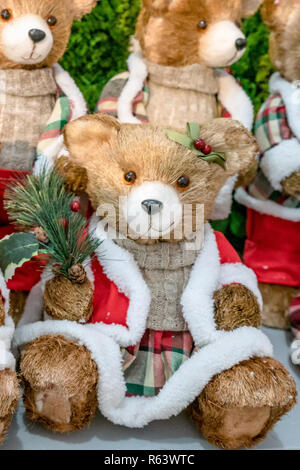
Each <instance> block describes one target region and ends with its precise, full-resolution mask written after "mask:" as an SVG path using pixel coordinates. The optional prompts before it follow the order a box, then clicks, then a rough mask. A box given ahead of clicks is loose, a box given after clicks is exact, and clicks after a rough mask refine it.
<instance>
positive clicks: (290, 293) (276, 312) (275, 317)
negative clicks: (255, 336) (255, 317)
mask: <svg viewBox="0 0 300 470" xmlns="http://www.w3.org/2000/svg"><path fill="white" fill-rule="evenodd" d="M259 289H260V291H261V293H262V296H263V302H264V308H263V312H262V322H263V324H264V325H267V326H271V327H273V328H283V329H286V330H288V329H289V328H290V321H289V318H288V314H289V307H290V304H291V300H292V299H293V298H294V297H295V296H296V295H297V294H298V293H299V292H300V289H295V288H294V287H289V286H280V285H277V284H259Z"/></svg>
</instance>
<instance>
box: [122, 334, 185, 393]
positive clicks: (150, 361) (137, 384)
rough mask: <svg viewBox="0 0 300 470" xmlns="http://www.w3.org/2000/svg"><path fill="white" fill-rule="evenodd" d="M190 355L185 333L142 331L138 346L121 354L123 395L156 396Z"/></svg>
mask: <svg viewBox="0 0 300 470" xmlns="http://www.w3.org/2000/svg"><path fill="white" fill-rule="evenodd" d="M193 352H194V342H193V338H192V336H191V334H190V333H189V332H188V331H183V332H174V331H154V330H149V329H148V330H146V332H145V334H144V336H143V338H142V340H141V341H140V343H138V344H137V345H136V346H132V347H129V348H126V349H123V351H122V353H123V370H124V374H125V381H126V386H127V396H136V395H139V396H146V397H153V396H155V395H157V394H158V393H159V391H160V390H161V388H162V387H163V386H164V385H165V383H166V381H167V380H168V379H169V378H170V377H171V376H172V375H173V374H174V373H175V372H176V371H177V370H178V369H179V367H180V366H181V365H182V364H183V363H184V362H185V361H187V360H188V359H189V358H190V357H191V355H192V354H193Z"/></svg>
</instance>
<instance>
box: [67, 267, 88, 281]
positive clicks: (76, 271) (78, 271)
mask: <svg viewBox="0 0 300 470" xmlns="http://www.w3.org/2000/svg"><path fill="white" fill-rule="evenodd" d="M69 276H70V281H72V282H74V283H76V284H83V283H84V281H85V280H86V272H85V269H84V267H83V266H82V264H74V266H72V267H71V268H70V269H69Z"/></svg>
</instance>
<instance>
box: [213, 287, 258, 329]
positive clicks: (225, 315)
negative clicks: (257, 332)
mask: <svg viewBox="0 0 300 470" xmlns="http://www.w3.org/2000/svg"><path fill="white" fill-rule="evenodd" d="M214 301H215V321H216V324H217V328H218V329H219V330H225V331H231V330H234V329H236V328H240V327H242V326H252V327H255V328H257V327H259V325H260V323H261V311H260V307H259V304H258V301H257V299H256V297H255V295H254V294H253V293H252V292H251V291H250V290H249V289H248V288H247V287H245V286H243V285H241V284H229V285H226V286H223V287H222V288H221V289H219V290H218V291H216V292H215V294H214Z"/></svg>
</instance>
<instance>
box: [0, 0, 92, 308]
mask: <svg viewBox="0 0 300 470" xmlns="http://www.w3.org/2000/svg"><path fill="white" fill-rule="evenodd" d="M95 4H96V0H61V1H59V2H58V1H55V0H43V1H39V0H9V1H8V2H7V4H4V5H3V4H2V7H3V8H2V7H1V8H2V9H0V38H1V47H0V115H1V118H0V144H1V145H0V238H3V237H4V236H7V235H9V234H11V233H12V232H13V231H14V227H13V226H12V225H10V224H9V221H8V217H7V213H6V211H5V209H4V207H3V198H4V192H5V189H6V188H7V185H8V184H9V183H10V181H11V180H12V179H13V178H15V177H16V176H17V177H20V175H24V174H26V173H28V172H30V171H31V170H32V167H33V164H34V162H35V159H36V157H37V161H36V162H35V171H36V172H37V173H38V171H39V169H40V167H41V166H43V165H44V163H45V161H47V162H48V164H49V165H51V164H52V161H53V159H54V158H55V157H57V156H58V155H61V154H64V153H65V152H64V148H63V136H62V130H63V127H64V125H65V123H66V122H68V121H70V120H72V119H76V118H78V117H80V116H83V115H84V114H86V112H87V107H86V103H85V101H84V98H83V96H82V94H81V92H80V91H79V89H78V88H77V86H76V85H75V83H74V81H73V79H72V78H71V77H70V76H69V75H68V73H67V72H65V71H64V70H63V69H62V68H61V67H60V66H59V65H58V64H57V62H58V60H60V59H61V57H62V56H63V54H64V52H65V50H66V47H67V44H68V40H69V36H70V33H71V27H72V23H73V21H74V19H79V18H81V17H82V16H83V15H84V14H86V13H88V12H90V11H91V10H92V8H93V7H94V6H95ZM39 277H40V273H39V270H37V266H36V263H35V261H32V262H30V263H28V264H27V265H26V266H24V268H23V269H22V270H21V269H20V270H18V272H17V273H16V275H15V276H14V278H13V279H12V280H10V281H9V283H8V287H9V289H11V290H12V291H15V292H17V294H16V295H15V292H12V305H15V306H16V308H14V310H17V309H18V310H19V311H22V306H23V303H24V298H23V294H22V291H30V289H31V288H32V286H33V285H34V284H35V283H36V282H37V281H38V280H39Z"/></svg>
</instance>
